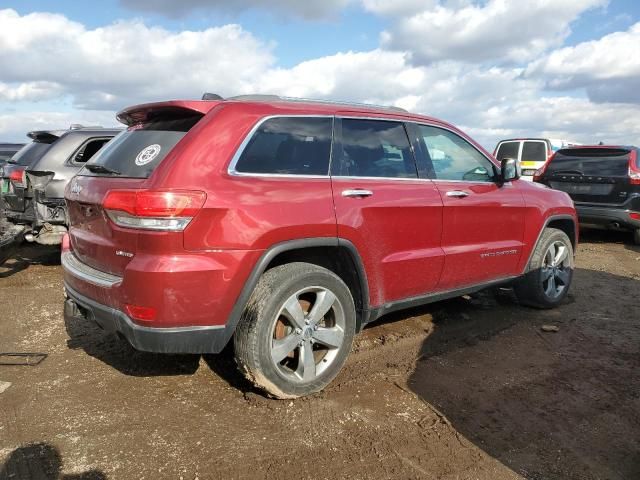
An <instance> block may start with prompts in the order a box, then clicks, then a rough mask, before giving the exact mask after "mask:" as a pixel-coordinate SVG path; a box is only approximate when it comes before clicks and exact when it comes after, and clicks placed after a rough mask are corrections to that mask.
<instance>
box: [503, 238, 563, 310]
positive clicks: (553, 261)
mask: <svg viewBox="0 0 640 480" xmlns="http://www.w3.org/2000/svg"><path fill="white" fill-rule="evenodd" d="M573 268H574V263H573V246H572V245H571V240H569V237H568V236H567V234H566V233H564V232H563V231H562V230H558V229H557V228H547V229H545V230H544V232H543V233H542V236H541V237H540V240H539V241H538V244H537V245H536V247H535V250H534V252H533V255H532V256H531V260H530V262H529V265H528V266H527V273H526V274H525V275H524V276H523V277H522V278H520V279H519V280H518V281H517V282H516V284H515V285H514V291H515V294H516V296H517V297H518V301H519V302H520V303H521V304H523V305H528V306H530V307H534V308H554V307H557V306H558V305H560V304H561V303H562V301H563V300H564V299H565V298H566V296H567V294H568V293H569V288H570V286H571V280H572V278H573Z"/></svg>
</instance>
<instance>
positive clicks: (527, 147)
mask: <svg viewBox="0 0 640 480" xmlns="http://www.w3.org/2000/svg"><path fill="white" fill-rule="evenodd" d="M513 158H518V157H513ZM546 159H547V148H546V146H545V143H544V142H524V145H523V146H522V159H521V160H522V161H523V162H544V161H545V160H546Z"/></svg>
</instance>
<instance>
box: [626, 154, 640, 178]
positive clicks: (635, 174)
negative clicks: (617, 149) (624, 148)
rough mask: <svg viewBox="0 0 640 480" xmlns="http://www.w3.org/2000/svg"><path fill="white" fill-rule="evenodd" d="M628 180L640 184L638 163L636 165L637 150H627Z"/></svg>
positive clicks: (639, 166)
mask: <svg viewBox="0 0 640 480" xmlns="http://www.w3.org/2000/svg"><path fill="white" fill-rule="evenodd" d="M629 181H630V182H631V185H640V165H638V151H637V150H631V152H629Z"/></svg>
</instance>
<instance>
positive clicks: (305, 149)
mask: <svg viewBox="0 0 640 480" xmlns="http://www.w3.org/2000/svg"><path fill="white" fill-rule="evenodd" d="M332 130H333V119H332V118H329V117H326V118H323V117H308V118H307V117H278V118H270V119H268V120H266V121H265V122H264V123H262V124H261V125H260V127H259V128H258V130H256V132H255V133H254V134H253V136H252V137H251V139H250V140H249V143H247V145H246V147H245V148H244V150H243V151H242V154H241V155H240V158H239V159H238V162H237V163H236V165H235V171H237V172H240V173H257V174H272V175H327V174H328V172H329V157H330V155H331V136H332Z"/></svg>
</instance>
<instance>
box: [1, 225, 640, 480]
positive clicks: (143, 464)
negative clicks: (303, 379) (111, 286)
mask: <svg viewBox="0 0 640 480" xmlns="http://www.w3.org/2000/svg"><path fill="white" fill-rule="evenodd" d="M582 236H583V237H582V243H581V245H580V247H579V248H578V254H577V270H576V272H575V277H574V284H573V286H572V291H571V294H570V297H569V299H568V301H567V302H566V304H565V305H563V306H562V307H560V308H559V309H557V310H553V311H536V310H532V309H528V308H523V307H520V306H518V305H517V304H516V303H515V301H514V299H513V297H512V295H511V294H510V292H509V291H504V290H502V291H497V292H491V293H483V294H480V295H475V296H473V297H465V298H460V299H454V300H451V301H447V302H441V303H437V304H433V305H428V306H426V307H423V308H420V309H414V310H411V311H406V312H401V313H399V314H394V315H391V316H388V317H385V318H384V319H382V320H381V321H379V322H377V323H376V324H374V325H373V326H372V327H370V328H367V329H366V330H365V331H364V332H363V333H362V334H360V335H359V336H358V337H357V339H356V344H355V346H354V351H353V353H352V355H351V356H350V358H349V360H348V361H347V365H346V366H345V368H344V369H343V371H342V372H341V374H340V375H339V376H338V378H337V379H336V380H335V381H334V382H333V383H332V384H331V385H330V386H329V387H328V388H327V389H326V390H325V391H324V392H322V393H320V394H317V395H314V396H312V397H309V398H304V399H300V400H295V401H276V400H269V399H267V398H265V397H263V396H262V395H261V394H260V393H258V392H255V391H253V390H252V389H251V387H250V386H249V385H248V384H247V383H246V382H245V381H244V380H243V379H242V378H241V376H240V375H239V374H238V373H237V370H236V368H235V366H234V363H233V356H232V354H231V353H230V352H224V353H223V354H222V355H218V356H204V357H201V356H195V355H180V356H161V355H155V354H146V353H141V352H136V351H135V350H133V349H132V348H130V347H129V346H128V345H126V344H124V343H122V342H121V341H119V340H118V339H117V338H116V337H114V336H112V335H107V334H105V333H104V332H102V331H101V330H100V329H99V328H97V327H96V326H94V325H92V324H89V323H87V322H86V321H84V320H82V319H78V318H64V315H63V294H62V280H61V276H62V271H61V267H60V265H59V261H58V259H57V254H56V252H55V251H52V250H43V249H41V248H34V247H23V248H22V249H21V250H20V251H19V252H18V254H17V255H16V257H15V258H14V259H13V260H11V261H10V262H9V263H8V264H6V265H5V266H4V267H2V268H0V305H1V307H0V308H1V312H2V314H1V315H0V351H1V352H42V353H46V354H48V357H47V358H46V359H45V360H44V361H43V362H42V363H40V364H39V365H37V366H6V365H5V366H0V382H11V386H10V387H9V388H7V389H6V390H5V391H4V392H3V393H0V480H5V479H9V478H11V479H23V478H25V479H26V478H38V479H41V478H42V479H52V478H53V479H57V478H66V479H85V480H89V479H104V478H108V479H138V478H147V479H155V478H183V479H185V480H192V479H194V478H199V479H206V478H270V479H273V478H310V479H316V478H318V479H321V478H443V479H464V478H469V479H471V478H474V479H475V478H478V479H498V480H499V479H508V478H520V476H523V477H525V478H532V479H543V478H575V479H591V478H593V479H595V478H611V479H632V478H640V248H639V247H636V246H633V245H632V244H631V241H630V239H629V238H628V235H626V234H617V233H613V232H599V231H586V232H583V233H582ZM545 324H550V325H557V326H558V327H559V331H558V332H557V333H551V332H550V333H546V332H542V331H541V326H542V325H545ZM0 385H1V384H0ZM0 390H1V389H0Z"/></svg>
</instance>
